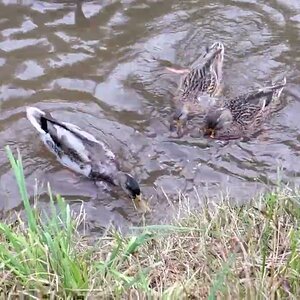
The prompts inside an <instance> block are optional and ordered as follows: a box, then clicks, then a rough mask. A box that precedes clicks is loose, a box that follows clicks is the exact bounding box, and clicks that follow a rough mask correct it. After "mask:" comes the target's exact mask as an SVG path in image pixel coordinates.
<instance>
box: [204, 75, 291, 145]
mask: <svg viewBox="0 0 300 300" xmlns="http://www.w3.org/2000/svg"><path fill="white" fill-rule="evenodd" d="M285 85H286V77H284V79H283V80H282V81H279V82H277V83H274V84H272V85H271V86H266V87H263V88H260V89H257V90H252V91H250V92H247V93H244V94H241V95H239V96H237V97H235V98H232V99H230V100H225V101H223V103H222V105H220V106H215V107H211V109H210V110H209V111H208V113H207V114H206V116H205V117H204V128H203V130H204V136H209V137H210V138H213V139H225V140H231V139H240V138H243V137H249V136H251V135H253V134H255V133H256V132H258V131H260V129H261V126H262V125H263V123H264V122H265V121H266V120H267V119H268V118H269V117H271V115H272V114H273V113H274V112H276V111H278V107H279V106H281V101H280V95H281V93H282V90H283V88H284V87H285Z"/></svg>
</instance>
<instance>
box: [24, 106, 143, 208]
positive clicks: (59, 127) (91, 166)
mask: <svg viewBox="0 0 300 300" xmlns="http://www.w3.org/2000/svg"><path fill="white" fill-rule="evenodd" d="M26 114H27V118H28V120H29V121H30V123H31V124H32V125H33V126H34V128H35V129H36V130H37V131H38V132H39V134H40V138H41V140H42V141H43V143H44V144H45V146H46V147H47V148H48V149H49V150H50V151H51V152H52V153H53V154H55V155H56V157H57V159H58V161H59V162H60V163H61V164H62V165H64V166H66V167H68V168H69V169H71V170H73V171H74V172H77V173H79V174H82V175H84V176H86V177H88V178H90V179H92V180H94V181H106V182H108V183H110V184H111V185H113V186H119V187H121V188H122V189H123V190H124V191H125V192H126V194H128V195H129V196H130V197H131V198H132V199H133V200H134V203H135V205H136V206H137V207H138V208H141V209H142V210H148V206H147V204H146V203H145V202H144V201H143V200H142V199H141V190H140V186H139V184H138V183H137V181H136V180H135V179H134V178H133V177H132V176H131V175H130V174H127V173H124V172H123V171H121V170H120V168H119V163H118V161H117V159H116V156H115V154H114V153H113V152H112V151H111V150H110V149H109V147H108V145H107V144H105V143H104V142H102V141H98V140H97V139H96V138H95V137H94V136H92V135H91V134H89V133H88V132H86V131H83V130H82V129H81V128H79V127H78V126H76V125H74V124H71V123H66V122H60V121H58V120H56V119H54V118H53V117H52V116H51V115H50V114H49V113H46V112H44V111H42V110H40V109H38V108H35V107H27V108H26Z"/></svg>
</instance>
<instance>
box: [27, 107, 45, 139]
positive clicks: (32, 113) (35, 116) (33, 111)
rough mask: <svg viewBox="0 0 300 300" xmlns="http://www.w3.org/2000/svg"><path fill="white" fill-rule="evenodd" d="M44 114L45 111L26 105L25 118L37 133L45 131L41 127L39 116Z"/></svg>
mask: <svg viewBox="0 0 300 300" xmlns="http://www.w3.org/2000/svg"><path fill="white" fill-rule="evenodd" d="M45 114H46V113H45V112H43V111H42V110H40V109H38V108H36V107H26V115H27V119H28V120H29V121H30V123H31V124H32V125H33V127H34V128H35V129H36V130H37V131H38V132H39V133H45V131H44V130H43V129H42V120H41V119H42V118H41V117H43V116H45Z"/></svg>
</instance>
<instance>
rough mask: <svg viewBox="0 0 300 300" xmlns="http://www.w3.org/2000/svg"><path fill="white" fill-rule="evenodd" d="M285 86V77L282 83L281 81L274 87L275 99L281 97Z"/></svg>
mask: <svg viewBox="0 0 300 300" xmlns="http://www.w3.org/2000/svg"><path fill="white" fill-rule="evenodd" d="M285 85H286V77H284V78H283V80H282V81H279V82H277V83H276V84H274V86H273V88H274V89H275V91H274V97H277V98H279V97H280V95H281V93H282V90H283V88H284V87H285Z"/></svg>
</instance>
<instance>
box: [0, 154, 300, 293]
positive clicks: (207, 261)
mask: <svg viewBox="0 0 300 300" xmlns="http://www.w3.org/2000/svg"><path fill="white" fill-rule="evenodd" d="M7 153H8V157H9V160H10V163H11V165H12V169H13V171H14V174H15V177H16V181H17V183H18V187H19V191H20V196H21V198H22V201H23V204H24V208H25V211H26V220H24V219H21V218H20V217H19V219H18V224H15V223H14V224H9V223H7V222H4V221H3V222H2V223H0V242H1V243H0V273H1V274H0V294H1V295H2V296H3V297H4V296H5V297H9V296H13V295H15V294H16V293H23V294H24V295H30V296H31V297H36V298H41V297H42V296H48V297H50V296H51V295H55V296H57V297H59V298H64V299H65V298H69V299H73V298H74V297H75V296H82V297H98V298H112V299H121V298H129V297H131V298H138V297H139V298H141V299H145V298H159V299H182V298H189V299H201V298H203V299H218V298H219V299H220V298H225V297H227V298H233V299H239V298H247V299H254V298H255V299H256V298H257V299H275V298H276V299H277V298H286V299H298V298H299V297H300V285H299V283H300V228H299V221H300V197H299V193H298V191H297V190H295V189H293V190H291V189H289V188H288V187H284V188H280V189H278V190H274V191H273V192H271V193H268V194H266V195H263V196H261V197H260V198H259V199H255V200H254V201H253V202H252V203H251V204H249V205H247V206H242V207H241V206H239V207H237V206H233V205H231V204H230V203H228V202H226V201H223V202H222V203H219V204H216V203H210V205H207V207H206V208H205V209H203V210H202V211H199V212H192V213H191V212H189V213H188V214H187V216H186V217H184V218H182V219H178V220H174V222H173V224H170V225H156V226H146V227H143V228H134V229H133V233H132V234H131V235H129V236H122V235H121V234H120V233H119V232H118V231H116V230H113V229H112V230H110V231H109V232H108V233H107V234H106V235H105V236H103V237H99V240H98V241H97V243H96V244H93V245H90V244H91V243H89V242H88V241H87V240H86V239H84V238H83V237H81V236H80V235H79V233H78V231H77V228H78V226H79V224H80V222H82V219H83V218H82V216H80V215H79V216H77V218H74V217H72V212H71V210H70V207H69V205H68V204H67V203H66V202H65V201H64V199H63V198H61V197H60V196H56V197H54V196H53V195H52V193H51V190H50V188H49V202H50V206H51V209H50V213H48V214H47V215H46V214H45V213H44V212H41V211H39V210H38V209H37V208H36V207H35V205H33V204H31V203H30V201H29V198H28V194H27V190H26V185H25V179H24V173H23V168H22V160H21V156H20V154H18V158H17V159H16V158H14V156H13V155H12V153H11V151H10V150H9V148H7ZM35 201H38V199H35ZM187 211H189V210H187Z"/></svg>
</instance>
